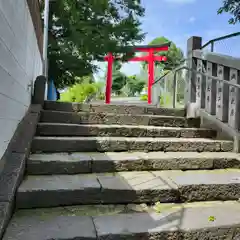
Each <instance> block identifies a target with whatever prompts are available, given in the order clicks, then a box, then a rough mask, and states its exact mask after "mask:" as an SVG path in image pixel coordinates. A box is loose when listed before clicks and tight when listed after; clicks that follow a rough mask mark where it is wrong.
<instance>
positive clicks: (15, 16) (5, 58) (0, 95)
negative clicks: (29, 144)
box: [0, 0, 42, 158]
mask: <svg viewBox="0 0 240 240" xmlns="http://www.w3.org/2000/svg"><path fill="white" fill-rule="evenodd" d="M41 72H42V60H41V55H40V52H39V48H38V44H37V39H36V35H35V31H34V26H33V22H32V18H31V15H30V11H29V8H28V5H27V2H26V0H0V158H1V157H2V155H3V153H4V152H5V150H6V148H7V146H8V143H9V141H10V140H11V138H12V136H13V133H14V131H15V130H16V127H17V125H18V123H19V121H20V120H21V119H22V118H23V116H24V114H25V113H26V111H27V109H28V107H29V104H30V100H31V87H29V86H30V84H31V82H33V81H34V80H35V78H36V77H37V76H38V75H40V74H41Z"/></svg>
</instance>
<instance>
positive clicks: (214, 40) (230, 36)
mask: <svg viewBox="0 0 240 240" xmlns="http://www.w3.org/2000/svg"><path fill="white" fill-rule="evenodd" d="M236 36H240V32H235V33H231V34H228V35H224V36H222V37H218V38H214V39H211V40H209V41H208V42H206V43H205V44H204V45H203V46H202V47H201V49H203V48H205V47H207V46H208V45H210V44H211V50H212V52H213V43H215V42H218V41H221V40H224V39H228V38H232V37H236Z"/></svg>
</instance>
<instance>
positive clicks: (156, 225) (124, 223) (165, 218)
mask: <svg viewBox="0 0 240 240" xmlns="http://www.w3.org/2000/svg"><path fill="white" fill-rule="evenodd" d="M239 212H240V203H239V202H235V201H226V202H205V203H191V204H171V205H170V204H160V205H156V206H154V207H149V206H145V205H94V206H73V207H60V208H49V209H32V210H19V211H17V212H16V214H15V215H14V217H13V219H12V220H11V222H10V224H9V226H8V228H7V231H6V233H5V236H4V238H3V240H15V239H18V240H33V239H34V240H49V239H88V240H91V239H92V240H97V239H102V240H108V239H144V240H145V239H146V240H153V239H161V240H163V239H164V240H173V239H176V240H178V239H181V240H202V239H218V240H228V239H229V240H230V239H232V240H238V239H240V229H239V225H240V214H239ZM193 219H194V221H193ZM66 229H67V230H66Z"/></svg>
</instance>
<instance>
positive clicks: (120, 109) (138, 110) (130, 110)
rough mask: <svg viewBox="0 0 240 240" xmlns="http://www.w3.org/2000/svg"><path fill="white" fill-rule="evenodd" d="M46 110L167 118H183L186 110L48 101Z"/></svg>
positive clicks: (45, 104)
mask: <svg viewBox="0 0 240 240" xmlns="http://www.w3.org/2000/svg"><path fill="white" fill-rule="evenodd" d="M44 109H46V110H55V111H64V112H80V111H85V112H100V113H101V112H103V113H107V112H108V113H117V114H132V115H136V114H153V115H165V116H166V115H167V116H181V117H184V115H185V110H184V109H176V108H157V107H153V106H136V105H126V104H123V105H121V104H94V103H93V104H81V103H67V102H55V101H46V102H45V103H44Z"/></svg>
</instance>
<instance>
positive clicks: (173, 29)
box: [99, 0, 240, 76]
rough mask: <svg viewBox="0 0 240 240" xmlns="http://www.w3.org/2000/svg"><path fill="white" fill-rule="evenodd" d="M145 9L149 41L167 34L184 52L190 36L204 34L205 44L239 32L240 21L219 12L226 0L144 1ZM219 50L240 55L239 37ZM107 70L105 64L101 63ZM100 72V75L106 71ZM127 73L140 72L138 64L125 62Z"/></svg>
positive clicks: (217, 45)
mask: <svg viewBox="0 0 240 240" xmlns="http://www.w3.org/2000/svg"><path fill="white" fill-rule="evenodd" d="M142 2H143V6H144V7H145V9H146V13H145V16H144V17H143V18H142V19H141V22H142V29H143V32H146V38H145V40H144V41H143V44H148V43H149V42H150V41H152V40H153V39H154V38H156V37H160V36H164V37H166V38H168V39H169V40H171V41H173V42H174V43H175V44H176V45H177V46H178V47H180V48H181V49H182V50H183V51H184V52H185V51H186V42H187V39H188V38H189V37H191V36H201V37H202V38H203V43H205V42H207V41H208V40H210V39H213V38H216V37H220V36H222V35H226V34H230V33H233V32H237V31H240V24H237V25H230V24H228V19H229V17H230V15H228V14H225V13H224V14H222V15H217V10H218V8H219V7H221V5H222V2H223V0H142ZM216 51H217V52H221V53H225V54H228V55H235V56H238V57H239V56H240V37H236V38H233V39H231V40H226V41H221V42H219V43H217V44H216ZM100 66H101V69H103V70H104V68H105V64H103V63H101V64H100ZM103 70H102V71H100V72H99V75H100V76H101V75H102V74H103V72H104V71H103ZM122 70H123V72H125V73H126V74H137V73H139V70H140V67H139V63H128V64H124V66H123V68H122Z"/></svg>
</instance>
